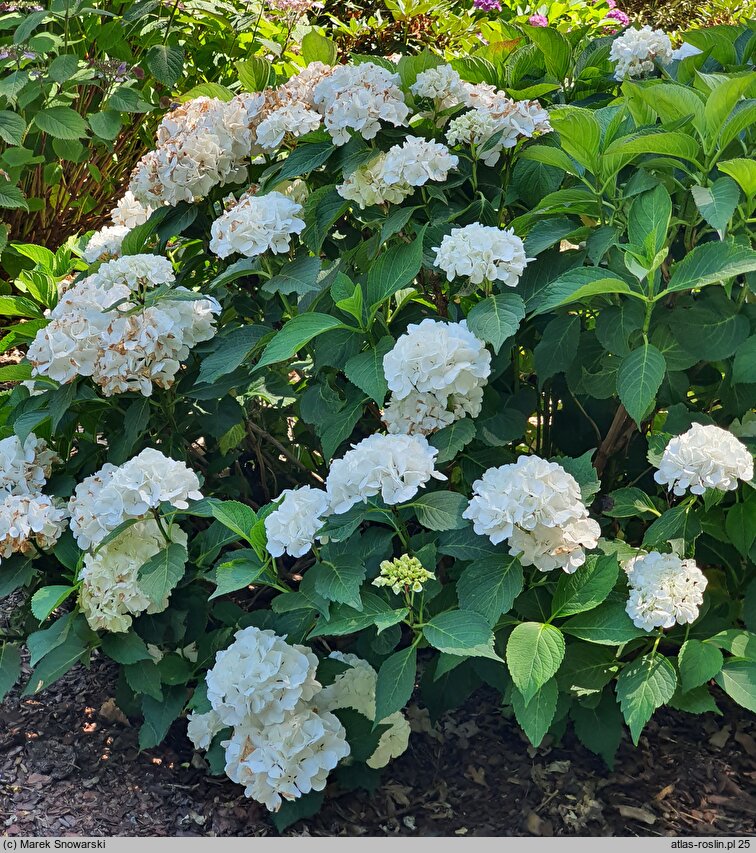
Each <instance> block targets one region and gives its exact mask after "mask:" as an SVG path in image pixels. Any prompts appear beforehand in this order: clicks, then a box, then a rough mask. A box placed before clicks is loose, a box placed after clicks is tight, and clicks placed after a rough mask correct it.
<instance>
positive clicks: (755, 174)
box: [717, 157, 756, 198]
mask: <svg viewBox="0 0 756 853" xmlns="http://www.w3.org/2000/svg"><path fill="white" fill-rule="evenodd" d="M717 169H719V171H720V172H724V173H725V174H726V175H729V176H730V177H731V178H735V180H736V181H737V182H738V184H740V188H741V189H742V190H743V192H744V193H745V194H746V195H747V196H748V197H749V198H751V197H753V196H754V195H756V162H754V161H753V160H746V159H745V157H735V158H734V159H732V160H722V161H721V162H719V163H717Z"/></svg>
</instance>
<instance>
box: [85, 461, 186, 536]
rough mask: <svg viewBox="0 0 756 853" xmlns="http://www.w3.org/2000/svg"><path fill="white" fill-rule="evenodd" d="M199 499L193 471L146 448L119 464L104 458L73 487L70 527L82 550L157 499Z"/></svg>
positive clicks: (182, 503)
mask: <svg viewBox="0 0 756 853" xmlns="http://www.w3.org/2000/svg"><path fill="white" fill-rule="evenodd" d="M201 498H202V493H201V492H200V491H199V480H198V479H197V475H196V474H195V473H194V471H192V470H191V469H190V468H188V467H187V466H186V465H185V464H184V463H183V462H177V461H176V460H175V459H170V458H169V457H168V456H165V455H164V454H162V453H161V452H160V451H159V450H155V449H153V448H146V449H145V450H143V451H142V452H141V453H140V454H139V455H138V456H134V457H133V458H132V459H130V460H129V461H128V462H125V463H124V464H123V465H121V466H120V467H116V466H115V465H112V464H111V463H110V462H106V463H105V465H103V467H102V468H101V469H100V470H99V471H97V472H96V473H95V474H92V475H91V476H89V477H87V478H86V479H85V480H83V481H82V482H81V483H79V484H78V485H77V486H76V489H75V490H74V493H73V495H72V497H71V500H70V501H69V511H70V513H71V531H72V532H73V534H74V537H75V538H76V541H77V543H78V545H79V547H80V548H82V549H84V550H86V549H87V548H89V547H91V546H92V545H98V544H99V543H100V542H102V540H103V539H104V538H105V537H106V536H107V535H108V533H110V531H111V530H115V528H116V527H118V525H119V524H121V523H122V522H123V521H127V520H129V519H140V518H142V517H143V516H145V515H146V514H147V513H148V512H149V511H150V510H151V509H156V508H157V507H159V506H160V504H161V503H169V504H170V505H171V506H173V507H175V508H176V509H186V508H187V507H188V506H189V503H188V502H189V501H190V500H199V499H201Z"/></svg>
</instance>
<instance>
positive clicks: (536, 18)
mask: <svg viewBox="0 0 756 853" xmlns="http://www.w3.org/2000/svg"><path fill="white" fill-rule="evenodd" d="M528 23H529V24H530V26H531V27H548V25H549V19H548V18H547V17H546V15H531V16H530V17H529V18H528Z"/></svg>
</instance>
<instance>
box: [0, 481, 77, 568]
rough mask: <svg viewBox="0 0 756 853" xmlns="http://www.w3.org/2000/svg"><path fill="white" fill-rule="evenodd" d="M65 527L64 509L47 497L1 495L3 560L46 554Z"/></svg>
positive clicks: (0, 555) (0, 523)
mask: <svg viewBox="0 0 756 853" xmlns="http://www.w3.org/2000/svg"><path fill="white" fill-rule="evenodd" d="M65 527H66V511H65V509H64V508H63V507H61V506H58V505H57V504H56V503H55V501H54V500H53V499H52V498H49V497H47V495H42V494H34V495H30V494H7V493H5V494H3V493H0V558H7V557H10V556H11V555H12V554H34V553H35V551H36V549H39V550H42V551H47V550H48V549H50V548H52V547H53V546H54V545H55V543H56V542H57V541H58V539H60V536H61V534H62V533H63V531H64V530H65ZM0 561H1V559H0Z"/></svg>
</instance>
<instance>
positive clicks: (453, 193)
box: [0, 28, 756, 826]
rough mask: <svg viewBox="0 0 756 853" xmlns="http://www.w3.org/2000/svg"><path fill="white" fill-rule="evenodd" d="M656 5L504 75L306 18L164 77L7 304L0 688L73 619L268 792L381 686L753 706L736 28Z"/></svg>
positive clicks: (54, 657) (368, 750) (743, 162)
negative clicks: (113, 231)
mask: <svg viewBox="0 0 756 853" xmlns="http://www.w3.org/2000/svg"><path fill="white" fill-rule="evenodd" d="M538 31H539V32H540V33H543V32H550V31H549V30H548V29H547V28H539V30H538ZM663 36H664V34H663V33H654V34H652V35H651V36H649V37H646V35H644V31H638V32H635V33H625V34H623V35H621V36H618V37H617V38H616V39H615V40H614V41H613V42H611V43H609V42H607V41H606V40H605V39H600V40H599V41H598V42H590V43H587V44H586V45H584V46H583V47H580V46H579V45H578V44H577V43H576V45H577V46H576V48H575V49H576V51H577V52H575V53H571V52H569V51H568V52H567V53H565V54H564V55H563V57H562V60H563V62H564V64H562V65H558V66H557V65H553V62H552V60H549V59H548V57H549V55H550V54H549V53H548V52H546V53H540V52H539V51H540V47H538V46H537V45H538V44H539V43H538V42H533V43H531V47H532V48H533V49H532V50H531V51H530V56H531V57H532V59H533V62H532V65H531V66H529V68H520V70H519V72H518V73H519V74H520V75H522V77H523V78H526V77H527V78H529V82H528V85H529V92H528V97H527V98H523V97H522V96H521V94H520V93H519V92H518V91H515V90H514V89H513V87H512V85H511V80H512V77H511V74H512V69H511V68H510V66H509V65H508V59H507V56H508V55H507V54H502V55H501V56H500V57H499V61H498V62H496V61H495V56H494V55H493V54H492V53H491V52H490V51H486V50H484V51H483V54H484V55H481V56H477V57H473V58H472V59H470V60H465V61H462V62H459V63H454V64H453V65H446V64H445V63H444V62H443V61H442V60H441V59H440V58H438V57H436V56H433V55H431V54H423V55H421V56H419V57H415V58H407V57H405V58H402V59H400V60H399V61H398V63H396V64H395V63H393V62H391V61H389V60H386V59H382V58H374V59H372V60H371V61H364V62H354V63H352V64H349V65H341V66H333V65H330V64H329V62H328V61H326V59H327V55H326V54H327V53H328V52H329V46H328V44H327V43H324V44H323V55H324V59H323V61H316V62H313V63H311V64H310V65H308V66H307V67H305V68H302V69H301V70H300V71H298V73H296V74H294V75H293V76H292V77H291V78H290V79H289V80H287V81H286V82H285V83H283V84H281V85H280V86H278V87H275V88H268V89H265V90H264V91H261V92H254V91H248V92H243V93H241V94H238V95H235V96H234V97H233V98H232V99H230V100H226V101H224V100H213V99H209V98H207V97H201V98H198V99H197V100H195V101H192V102H190V103H188V104H186V105H184V106H182V107H180V108H178V109H176V110H174V111H173V112H172V113H170V114H169V115H168V116H167V117H166V118H165V119H164V121H163V122H162V124H161V126H160V129H159V131H158V134H157V141H156V146H155V148H154V150H152V151H150V152H149V153H147V154H146V155H145V156H144V157H143V158H142V160H141V161H140V163H139V164H138V165H137V167H136V169H135V171H134V173H133V175H132V180H131V184H130V186H129V189H128V193H127V194H126V196H125V198H124V200H123V201H122V202H121V203H119V205H118V209H119V210H120V209H128V210H134V211H137V210H138V212H137V213H135V215H134V218H133V219H132V220H131V221H130V222H128V223H126V224H124V226H123V227H124V229H125V231H124V233H123V234H122V235H121V236H120V237H119V240H118V241H117V242H111V241H110V239H109V238H108V240H101V234H95V235H93V236H92V237H91V238H90V239H89V243H88V244H87V245H86V246H85V247H84V253H85V255H86V254H87V253H88V252H89V249H90V247H92V246H93V245H94V247H95V249H96V250H97V251H96V253H95V252H94V250H93V251H92V252H89V257H90V258H93V257H94V256H95V254H96V259H95V260H93V261H92V263H91V264H90V265H89V266H88V267H87V268H85V269H81V267H82V266H84V265H83V264H81V263H78V262H77V265H76V266H75V268H74V269H73V270H69V269H68V268H65V264H64V263H63V261H62V260H61V259H60V258H59V257H58V256H53V255H52V253H49V252H46V251H45V250H43V249H40V250H39V251H38V252H37V253H36V255H35V256H34V259H35V262H36V267H35V270H34V275H35V276H36V277H37V278H36V279H35V280H36V281H38V282H45V283H46V285H47V287H46V289H45V290H44V297H45V298H44V299H40V300H38V303H39V304H38V303H35V302H34V301H33V300H32V299H31V298H29V299H25V300H24V302H23V303H20V302H18V301H11V302H10V303H8V304H9V305H12V306H15V307H16V308H17V314H18V315H20V316H21V317H25V318H26V319H22V320H20V321H19V322H18V323H16V325H15V326H14V327H12V328H11V329H10V330H9V332H8V334H7V336H6V338H5V340H4V343H3V346H5V347H6V348H7V347H8V346H11V345H14V346H16V345H18V344H19V343H23V342H24V341H28V342H29V346H28V351H27V354H26V359H25V361H24V362H22V363H21V364H19V365H12V366H9V367H5V368H2V370H1V371H0V379H1V380H3V381H5V382H8V383H9V386H8V390H7V391H5V392H4V395H3V397H2V407H1V408H0V423H1V424H2V426H1V427H0V428H1V429H2V431H3V432H2V434H3V435H4V436H5V437H4V438H3V439H2V441H0V494H1V495H2V496H3V502H2V504H0V595H3V596H12V598H10V599H8V600H9V601H11V602H12V607H13V612H12V614H11V618H10V623H9V627H8V630H7V637H6V640H5V643H4V645H3V646H2V657H1V658H0V660H1V661H2V668H1V669H0V692H2V693H5V692H7V690H8V689H10V688H11V686H12V685H13V684H15V682H16V681H17V680H18V678H19V676H20V672H21V655H22V649H23V647H24V646H25V647H26V650H27V651H28V654H29V658H30V663H31V666H32V667H33V670H32V674H31V677H30V678H29V679H28V681H27V682H26V683H25V686H24V688H23V689H24V692H25V694H26V695H31V694H34V693H37V692H39V691H40V690H42V689H43V688H45V687H46V686H48V685H49V684H50V683H52V682H53V681H55V680H56V679H57V678H59V677H60V676H62V675H63V674H64V673H65V672H66V671H67V670H68V669H69V668H70V667H71V666H73V665H74V664H76V663H77V662H84V663H86V662H87V661H88V660H90V659H91V657H92V655H93V654H95V653H96V654H102V655H105V656H107V657H109V658H110V659H112V660H113V661H115V662H116V663H117V664H118V665H119V667H120V675H119V677H118V683H117V685H116V696H117V701H118V703H119V705H120V706H121V707H122V708H123V709H124V710H125V711H126V712H127V713H131V714H135V715H139V714H141V715H142V717H143V719H144V722H143V724H142V728H141V730H140V745H141V746H142V748H149V747H152V746H154V745H156V744H157V743H159V742H160V741H161V740H162V738H163V737H164V736H165V734H166V733H167V731H168V728H169V726H170V725H171V724H172V722H173V721H174V720H176V719H177V718H179V717H180V716H182V715H184V714H186V715H188V719H189V723H188V734H189V737H190V739H191V741H192V742H193V743H194V745H195V746H196V747H197V748H198V749H200V750H202V751H204V752H205V754H206V760H207V763H208V765H209V767H210V769H211V770H212V771H213V772H216V773H224V772H225V773H226V774H227V775H228V776H229V777H230V778H231V779H233V780H234V781H236V782H238V783H239V784H241V785H243V786H244V788H245V792H246V793H247V795H248V796H250V797H251V798H253V799H255V800H257V801H259V802H261V803H263V804H264V805H265V806H266V807H267V808H269V809H271V810H272V811H273V812H275V814H276V820H277V821H278V822H279V825H280V826H282V825H285V824H286V823H287V822H288V821H289V820H291V819H293V818H294V817H296V816H297V815H303V814H309V813H312V811H313V809H316V808H317V807H318V804H319V802H320V800H321V798H322V796H323V794H322V792H323V790H324V788H325V787H326V785H327V784H329V783H333V784H336V785H341V786H347V787H349V786H355V785H366V786H370V785H374V784H375V778H374V777H375V775H376V774H377V773H378V772H379V770H380V768H381V767H383V766H385V765H386V764H387V763H388V762H389V761H390V760H391V759H392V758H395V757H396V756H398V755H400V754H401V753H402V752H403V751H404V749H406V747H407V743H408V738H409V735H410V730H409V723H408V721H407V717H406V715H405V708H406V706H407V704H408V702H409V701H410V699H411V698H412V697H413V696H415V697H416V700H417V701H419V702H420V703H422V704H424V705H425V706H427V707H428V709H429V710H430V712H431V714H432V716H433V717H437V716H438V715H440V714H441V713H443V712H444V711H445V710H446V709H448V708H450V707H456V706H459V705H462V704H463V703H464V702H465V701H466V699H467V698H468V697H469V696H470V695H471V694H472V693H473V692H474V691H475V690H477V689H479V688H482V687H487V688H489V689H493V690H495V691H498V692H499V693H500V695H501V701H502V702H503V704H504V705H505V706H506V707H507V708H509V709H511V711H512V713H513V715H514V717H515V718H516V720H517V722H518V723H519V725H520V726H521V727H522V729H523V730H524V733H525V736H526V737H527V738H528V739H529V741H530V742H531V743H532V744H533V745H534V746H538V745H539V744H541V743H542V742H543V741H544V739H545V738H546V737H550V738H552V739H557V738H559V737H561V736H562V734H563V733H564V732H565V731H566V729H567V727H572V728H574V731H575V732H576V734H577V736H578V738H579V739H580V740H581V741H582V742H583V743H584V744H585V745H586V746H587V747H588V748H589V749H591V750H592V751H594V752H596V753H597V754H599V755H601V756H602V757H603V758H604V760H605V761H606V762H607V764H608V765H610V766H611V764H612V761H613V758H614V754H615V752H616V749H617V747H618V745H619V743H620V740H621V739H622V737H623V736H624V734H625V732H626V731H628V732H629V735H630V737H631V739H632V740H633V742H634V743H636V744H637V743H638V740H639V738H640V736H641V733H642V731H643V728H644V726H645V724H646V723H647V722H648V720H649V719H650V718H651V716H652V714H653V713H654V711H655V710H656V709H657V708H658V707H660V706H661V705H663V704H668V705H671V706H672V707H674V708H677V709H680V710H682V711H687V712H689V713H692V714H702V713H718V712H719V711H718V706H717V702H718V701H719V700H720V698H721V696H722V693H723V692H724V693H725V694H727V695H728V696H729V697H730V698H731V699H733V700H734V701H735V702H737V703H739V704H740V705H742V706H743V707H745V708H747V709H749V710H751V711H753V710H756V655H754V651H753V649H754V645H755V644H756V636H754V633H752V632H756V581H754V576H753V565H754V560H755V559H756V546H755V545H754V542H755V540H756V494H755V493H754V487H753V474H754V472H753V456H752V452H753V448H754V443H755V441H756V420H755V419H754V415H753V411H752V408H753V403H754V391H753V389H754V387H755V386H756V332H755V327H756V315H754V311H753V287H754V281H756V279H755V278H754V276H755V275H756V252H755V251H754V250H753V248H752V247H751V245H750V234H749V227H750V222H751V221H752V217H753V212H754V204H755V199H756V176H755V175H754V169H753V161H752V157H753V153H754V126H755V119H756V113H754V107H753V100H752V96H753V94H754V86H755V85H756V84H754V78H753V74H752V73H751V71H752V69H750V66H749V62H750V60H751V55H752V50H753V39H752V36H751V34H750V32H749V31H748V30H746V29H745V28H744V29H743V30H742V31H740V32H739V34H738V35H737V37H736V38H734V39H730V38H729V37H728V38H724V37H723V38H721V39H719V38H718V37H717V34H708V33H704V34H703V35H702V34H701V33H696V32H694V33H692V34H687V35H686V39H687V40H688V42H689V43H690V44H691V45H693V46H694V47H696V48H697V50H698V52H695V51H693V52H688V55H686V56H683V57H679V58H674V57H672V56H671V52H670V55H667V54H666V53H664V52H663V51H661V50H660V48H659V45H660V44H662V43H663V38H662V37H663ZM554 37H555V38H561V37H560V36H554ZM539 38H540V36H539ZM549 38H552V37H551V36H549ZM665 38H666V37H665ZM643 45H645V48H643V49H642V47H643ZM643 50H645V53H644V52H643ZM627 51H630V52H632V57H633V59H632V61H631V60H629V59H628V53H627ZM544 56H545V57H547V63H548V64H549V66H550V67H549V69H548V71H547V72H546V73H545V74H544V73H543V72H542V70H541V69H542V65H541V63H542V58H543V57H544ZM562 60H560V62H562ZM539 75H540V78H539ZM536 92H537V93H540V98H541V100H535V99H534V93H536ZM138 206H141V207H138ZM39 290H40V293H42V289H41V287H40V289H39ZM6 299H7V298H6Z"/></svg>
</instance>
